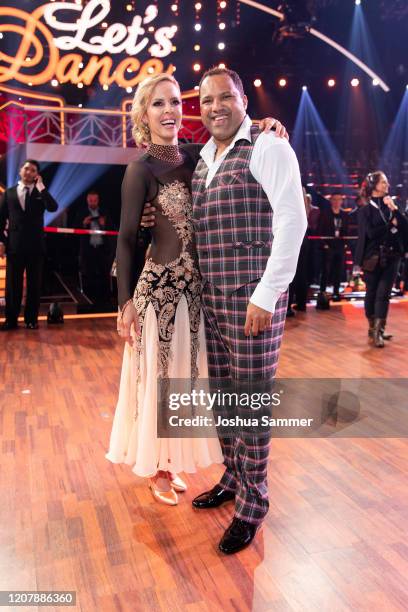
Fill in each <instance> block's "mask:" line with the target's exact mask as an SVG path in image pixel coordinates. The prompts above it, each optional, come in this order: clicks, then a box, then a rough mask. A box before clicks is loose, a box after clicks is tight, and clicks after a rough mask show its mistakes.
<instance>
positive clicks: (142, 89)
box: [130, 73, 180, 145]
mask: <svg viewBox="0 0 408 612" xmlns="http://www.w3.org/2000/svg"><path fill="white" fill-rule="evenodd" d="M163 81H169V82H170V83H174V85H176V86H177V87H178V89H180V85H179V84H178V82H177V81H176V79H175V78H174V77H173V76H171V74H165V73H163V74H156V75H155V76H152V77H149V78H148V79H145V80H144V81H142V83H140V85H139V87H138V88H137V90H136V93H135V97H134V98H133V103H132V110H131V111H130V117H131V120H132V135H133V138H134V139H135V142H136V144H137V145H141V144H147V143H149V142H151V136H150V130H149V126H148V125H147V124H146V123H145V122H144V120H143V117H144V116H145V114H146V111H147V107H148V105H149V102H150V100H151V99H152V96H153V91H154V89H155V87H156V85H158V84H159V83H162V82H163Z"/></svg>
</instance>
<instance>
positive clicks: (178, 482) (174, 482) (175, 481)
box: [170, 474, 187, 493]
mask: <svg viewBox="0 0 408 612" xmlns="http://www.w3.org/2000/svg"><path fill="white" fill-rule="evenodd" d="M170 484H171V486H172V487H173V489H174V490H175V491H178V493H184V492H185V491H187V485H186V483H185V482H184V480H182V479H181V478H180V476H178V475H177V474H176V475H175V476H174V478H170Z"/></svg>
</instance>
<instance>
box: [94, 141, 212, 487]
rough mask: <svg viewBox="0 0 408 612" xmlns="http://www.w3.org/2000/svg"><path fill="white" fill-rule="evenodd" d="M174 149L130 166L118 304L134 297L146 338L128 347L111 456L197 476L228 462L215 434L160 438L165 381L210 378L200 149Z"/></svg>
mask: <svg viewBox="0 0 408 612" xmlns="http://www.w3.org/2000/svg"><path fill="white" fill-rule="evenodd" d="M167 149H168V147H160V146H159V147H157V146H156V145H152V146H151V147H150V148H149V149H148V152H147V153H146V154H144V155H143V157H141V158H140V159H139V160H137V161H134V162H132V163H131V164H130V165H129V166H128V168H127V170H126V173H125V177H124V180H123V184H122V211H121V224H120V232H119V238H118V249H117V275H118V296H119V305H120V306H122V305H123V304H124V303H125V302H126V301H127V300H128V299H129V298H130V297H132V295H133V303H134V305H135V308H136V311H137V313H138V315H139V321H140V328H141V336H136V335H134V344H133V347H130V346H129V344H128V343H126V344H125V348H124V355H123V364H122V373H121V379H120V388H119V398H118V403H117V407H116V412H115V416H114V420H113V426H112V432H111V437H110V445H109V451H108V453H107V455H106V457H107V459H109V460H110V461H112V462H113V463H125V464H128V465H130V466H132V470H133V472H134V473H135V474H137V475H138V476H143V477H149V476H153V475H154V474H156V472H157V471H158V470H166V471H170V472H173V473H178V472H182V471H184V472H195V471H196V468H197V467H206V466H208V465H210V464H212V463H222V461H223V457H222V452H221V449H220V445H219V441H218V438H217V437H216V433H215V429H214V432H213V436H214V437H209V438H198V437H196V438H194V437H191V438H176V437H174V438H160V437H158V432H157V418H158V405H157V400H158V381H159V382H160V383H161V384H162V388H163V389H166V384H168V382H169V381H170V380H172V379H187V380H191V382H192V384H193V385H194V383H195V382H196V381H197V380H199V379H208V369H207V355H206V346H205V335H204V322H203V315H202V313H201V310H200V296H201V288H202V284H201V278H200V273H199V271H198V265H197V258H196V254H195V249H194V235H193V226H192V220H191V214H192V210H191V209H192V201H191V177H192V173H193V171H194V167H195V163H196V149H195V148H194V146H193V147H186V148H185V149H183V148H180V149H177V148H176V147H170V148H169V154H168V152H167ZM163 151H164V152H163ZM180 155H181V159H180ZM163 157H164V158H165V159H163ZM169 158H175V159H172V161H169ZM177 158H179V159H177ZM145 202H151V203H152V204H153V205H154V206H155V207H156V216H155V226H154V227H153V228H152V230H151V234H152V243H151V246H150V251H149V253H148V255H149V256H148V258H147V259H146V262H145V266H144V269H143V271H142V273H141V275H140V277H139V280H138V282H137V285H136V289H134V279H133V277H134V272H133V266H132V262H134V261H135V247H136V235H137V231H138V228H139V224H140V218H141V214H142V210H143V207H144V204H145ZM132 279H133V282H132ZM159 418H160V416H159Z"/></svg>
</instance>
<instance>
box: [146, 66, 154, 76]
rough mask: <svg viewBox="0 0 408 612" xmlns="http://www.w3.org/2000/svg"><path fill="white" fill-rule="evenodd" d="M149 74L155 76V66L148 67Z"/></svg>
mask: <svg viewBox="0 0 408 612" xmlns="http://www.w3.org/2000/svg"><path fill="white" fill-rule="evenodd" d="M147 72H148V73H149V74H153V72H154V68H153V66H149V67H148V69H147Z"/></svg>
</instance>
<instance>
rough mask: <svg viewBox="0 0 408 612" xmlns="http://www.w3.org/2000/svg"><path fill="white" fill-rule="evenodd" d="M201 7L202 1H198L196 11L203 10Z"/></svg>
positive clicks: (195, 6)
mask: <svg viewBox="0 0 408 612" xmlns="http://www.w3.org/2000/svg"><path fill="white" fill-rule="evenodd" d="M201 7H202V5H201V2H196V3H195V5H194V8H195V10H196V11H201Z"/></svg>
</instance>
